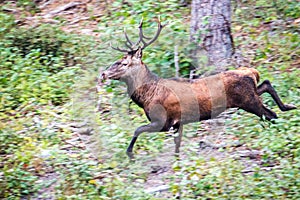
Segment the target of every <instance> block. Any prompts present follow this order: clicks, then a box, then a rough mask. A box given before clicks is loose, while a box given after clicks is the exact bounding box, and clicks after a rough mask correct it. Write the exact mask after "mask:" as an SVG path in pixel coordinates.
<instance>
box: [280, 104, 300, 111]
mask: <svg viewBox="0 0 300 200" xmlns="http://www.w3.org/2000/svg"><path fill="white" fill-rule="evenodd" d="M296 108H297V107H296V106H294V105H293V104H285V105H284V109H283V110H282V111H289V110H293V109H296Z"/></svg>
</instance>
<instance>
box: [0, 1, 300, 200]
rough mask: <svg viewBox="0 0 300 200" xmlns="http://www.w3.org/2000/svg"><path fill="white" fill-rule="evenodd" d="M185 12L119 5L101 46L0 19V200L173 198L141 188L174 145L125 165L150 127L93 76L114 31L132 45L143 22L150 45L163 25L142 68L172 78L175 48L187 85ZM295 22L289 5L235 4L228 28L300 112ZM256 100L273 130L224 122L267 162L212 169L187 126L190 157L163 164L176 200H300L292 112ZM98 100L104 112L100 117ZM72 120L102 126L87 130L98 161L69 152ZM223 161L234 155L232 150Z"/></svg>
mask: <svg viewBox="0 0 300 200" xmlns="http://www.w3.org/2000/svg"><path fill="white" fill-rule="evenodd" d="M121 2H123V4H122V3H121ZM124 2H126V3H124ZM182 2H183V3H182V4H181V3H178V1H167V2H165V1H159V2H157V3H153V2H152V1H143V4H136V3H135V2H134V1H114V3H112V4H109V5H107V6H108V7H107V8H105V12H107V13H106V15H103V16H102V17H101V22H99V27H105V28H103V29H99V30H101V31H100V32H101V34H100V35H101V41H102V42H101V43H100V44H99V43H96V42H95V41H94V39H93V38H91V37H87V36H78V35H74V34H70V33H65V32H63V31H61V30H60V25H55V26H49V25H47V26H43V25H41V26H38V27H35V28H25V27H19V25H17V24H16V23H15V19H14V17H13V16H12V15H11V14H8V13H5V12H2V11H1V12H0V27H1V28H0V38H1V40H0V66H1V70H0V83H1V86H0V100H1V104H0V110H1V115H0V118H1V122H0V198H5V199H21V198H23V199H24V198H30V197H35V196H37V195H40V194H39V192H40V191H42V190H43V189H45V188H47V187H53V191H52V193H53V194H43V195H44V197H43V198H45V199H47V198H48V196H47V195H50V196H51V195H52V197H53V196H54V197H55V198H56V199H143V200H144V199H169V197H161V198H159V197H156V196H155V194H149V193H146V192H145V190H144V186H145V184H146V182H147V179H148V177H149V176H152V175H151V174H150V170H151V165H150V164H149V163H150V161H151V160H153V159H154V158H155V157H159V156H160V155H161V154H162V153H164V151H166V150H165V149H164V147H165V145H166V144H167V143H170V142H171V140H173V139H172V137H169V136H168V135H167V134H165V133H151V134H142V135H141V137H139V140H138V142H137V145H136V147H135V153H136V154H137V161H136V162H134V163H131V162H129V161H128V160H127V157H126V155H125V153H124V152H125V149H126V147H127V145H128V143H129V141H130V139H131V137H132V134H133V132H134V130H135V128H136V127H138V126H140V125H142V124H146V123H147V119H146V117H145V116H144V114H143V111H142V110H141V109H140V108H138V107H137V106H136V105H133V104H130V103H129V100H128V97H127V95H126V88H125V86H124V84H121V83H119V82H116V81H112V82H111V84H107V85H104V86H103V87H101V90H100V91H98V92H99V93H98V94H96V92H95V89H94V86H95V84H96V82H95V79H96V77H97V73H98V71H97V70H98V68H100V70H104V69H105V68H106V67H107V66H109V65H110V63H112V62H113V61H115V60H116V59H117V58H118V57H119V54H117V53H116V52H113V51H112V50H110V49H108V44H109V41H112V40H114V38H116V36H118V39H117V41H114V42H113V44H115V45H118V44H119V43H120V41H121V40H123V39H124V38H122V37H123V36H121V35H122V34H123V33H122V31H123V30H122V28H120V27H126V28H127V29H128V30H127V31H128V34H129V35H130V36H131V37H132V38H133V39H136V38H137V35H136V31H135V29H133V27H135V26H136V24H138V22H139V20H140V19H141V17H144V21H145V29H146V30H145V33H146V34H147V35H151V34H153V33H154V31H155V29H156V22H155V18H156V17H157V16H158V15H160V17H161V19H162V21H163V23H164V22H166V21H169V25H168V26H167V28H166V29H165V30H163V32H162V34H161V37H160V38H159V39H158V41H157V42H156V43H155V44H154V45H152V47H151V48H149V49H148V50H147V51H145V55H144V56H145V57H144V60H143V61H144V62H145V63H146V64H147V65H148V66H149V68H150V69H151V70H152V71H154V72H156V73H157V74H159V75H160V76H162V77H172V76H174V74H175V69H174V56H173V55H174V45H178V46H179V47H178V51H179V57H180V58H179V59H180V62H179V64H180V68H181V70H180V73H181V75H182V76H187V75H188V69H189V65H191V64H192V63H191V59H190V58H189V45H188V40H189V36H188V32H189V25H188V24H189V15H190V14H189V7H188V6H189V1H182ZM31 3H34V2H33V1H20V2H19V3H18V5H17V6H21V7H22V6H25V8H26V9H27V10H28V9H29V10H31V9H33V10H34V11H31V12H32V13H34V12H38V10H36V4H31ZM274 3H276V6H275V5H273V4H274ZM270 5H271V6H270ZM6 6H7V5H6ZM28 6H29V7H28ZM260 8H263V9H260ZM249 13H251V14H249ZM299 13H300V12H299V3H298V2H296V1H281V0H278V1H262V0H261V1H256V2H252V3H251V2H245V1H240V2H239V4H237V5H235V4H234V13H233V15H234V20H233V21H234V23H233V25H232V26H233V27H232V29H233V30H234V35H236V37H235V38H234V39H235V42H236V47H238V48H239V49H241V50H242V51H243V54H244V55H245V56H247V57H248V59H249V60H251V63H252V65H253V67H255V68H256V69H258V70H259V71H260V73H261V78H262V79H269V80H270V81H271V82H272V84H273V86H274V87H275V89H276V90H277V91H278V94H279V96H281V97H282V99H283V101H284V102H289V103H293V104H295V105H296V106H298V107H299V106H300V105H299V103H298V102H299V100H300V99H299V98H300V88H299V85H300V81H299V75H300V69H299V55H300V52H299V51H300V50H299V46H300V38H299V29H298V28H299V22H296V19H298V18H299V17H300V16H299ZM146 27H147V28H146ZM99 30H95V31H99ZM119 36H120V37H119ZM122 44H123V43H120V44H119V45H122ZM263 98H264V102H265V103H266V104H267V105H268V106H269V107H271V108H272V109H274V110H275V111H276V113H278V115H279V119H277V120H275V123H273V124H269V123H267V122H263V121H260V119H258V118H257V117H256V116H253V115H251V114H249V113H246V112H243V111H238V112H237V113H235V114H234V115H233V116H232V119H231V120H230V121H228V122H227V124H226V132H225V134H226V135H227V136H233V137H235V138H238V139H239V140H240V141H242V142H243V143H244V144H245V146H246V147H247V148H248V149H253V150H259V151H261V152H262V155H260V156H259V157H256V158H254V160H253V162H254V161H255V162H257V163H258V164H257V166H256V167H254V168H252V169H251V170H250V173H248V172H245V169H247V167H249V166H247V164H245V161H243V160H239V159H235V158H226V159H221V160H220V159H218V158H211V159H207V158H206V155H201V151H200V154H199V153H197V151H198V150H197V149H198V144H197V142H195V141H196V140H197V139H196V137H195V136H196V131H197V129H199V124H193V125H188V126H186V128H185V133H184V134H185V139H184V143H185V144H188V145H186V146H187V147H186V148H185V149H184V150H183V151H184V152H185V155H186V156H185V157H183V158H182V159H181V160H175V158H174V160H172V161H171V163H170V166H172V172H173V173H170V174H168V175H167V176H166V177H165V180H167V182H168V183H169V185H170V190H169V191H170V192H171V193H172V194H173V195H174V197H175V196H176V195H178V194H179V193H180V195H181V198H182V199H299V198H300V193H299V191H300V190H299V188H300V182H299V180H300V177H299V165H300V159H299V158H300V137H299V124H300V113H299V109H296V110H293V111H289V112H281V111H279V109H278V108H277V107H276V105H275V103H274V102H273V100H272V99H271V97H269V96H268V95H263ZM97 101H98V104H99V103H100V110H99V111H97V112H95V107H96V106H97ZM98 106H99V105H98ZM78 120H79V121H88V124H93V125H94V126H96V127H97V128H95V129H94V132H93V136H94V137H95V138H96V139H97V140H100V141H101V142H100V143H97V145H99V149H100V150H97V151H95V152H94V153H95V154H94V155H95V157H96V158H97V159H95V157H91V156H90V153H91V151H90V149H88V148H87V149H85V148H83V147H80V146H79V147H78V146H72V145H71V147H70V144H69V143H67V142H66V141H68V140H70V139H71V140H72V137H74V135H76V133H74V131H72V129H71V128H70V127H69V126H68V124H70V123H71V122H74V121H76V122H78ZM63 125H64V126H63ZM194 133H195V134H194ZM205 133H206V134H208V135H209V134H210V133H209V132H205ZM92 148H94V149H96V146H93V147H92ZM97 148H98V147H97ZM195 149H196V150H195ZM168 151H173V148H170V149H168ZM223 151H228V152H229V153H232V152H234V148H228V149H225V150H223ZM250 162H251V160H250ZM49 174H52V175H53V179H52V180H51V181H50V182H49V180H45V177H47V176H48V175H49Z"/></svg>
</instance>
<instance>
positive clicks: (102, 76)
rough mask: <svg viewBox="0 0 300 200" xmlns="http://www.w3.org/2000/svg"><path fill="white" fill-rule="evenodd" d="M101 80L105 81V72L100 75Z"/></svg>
mask: <svg viewBox="0 0 300 200" xmlns="http://www.w3.org/2000/svg"><path fill="white" fill-rule="evenodd" d="M100 79H101V80H106V79H107V75H106V73H105V72H103V73H102V75H101V78H100Z"/></svg>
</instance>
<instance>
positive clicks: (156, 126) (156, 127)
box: [126, 122, 162, 160]
mask: <svg viewBox="0 0 300 200" xmlns="http://www.w3.org/2000/svg"><path fill="white" fill-rule="evenodd" d="M161 128H162V125H161V123H159V122H151V123H150V124H147V125H144V126H141V127H139V128H137V129H136V130H135V132H134V135H133V137H132V139H131V142H130V144H129V146H128V148H127V151H126V154H127V156H128V157H129V159H131V160H132V159H134V156H133V153H132V150H133V146H134V144H135V142H136V140H137V138H138V137H139V135H140V134H141V133H143V132H156V131H160V130H161Z"/></svg>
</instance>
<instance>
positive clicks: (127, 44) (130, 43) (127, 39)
mask: <svg viewBox="0 0 300 200" xmlns="http://www.w3.org/2000/svg"><path fill="white" fill-rule="evenodd" d="M124 35H125V38H126V42H125V45H126V46H127V47H128V48H129V49H130V50H131V51H133V43H132V42H131V41H130V39H129V37H128V35H127V33H126V29H125V28H124Z"/></svg>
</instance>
